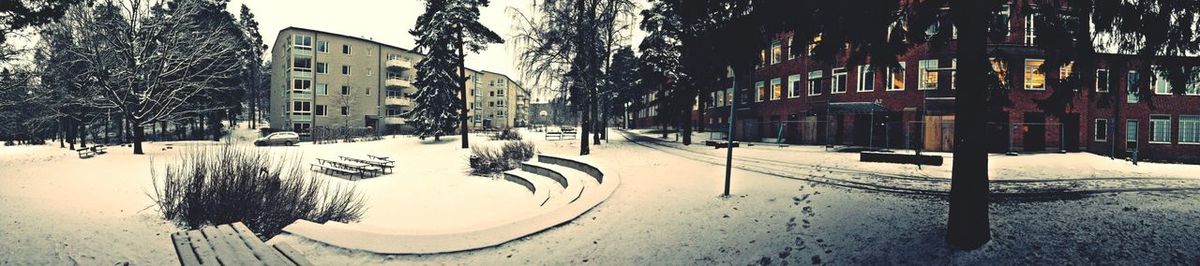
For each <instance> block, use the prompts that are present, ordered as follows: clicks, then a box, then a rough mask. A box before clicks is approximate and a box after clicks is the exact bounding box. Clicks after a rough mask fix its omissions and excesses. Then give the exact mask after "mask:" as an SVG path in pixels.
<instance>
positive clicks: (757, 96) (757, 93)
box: [754, 81, 766, 102]
mask: <svg viewBox="0 0 1200 266" xmlns="http://www.w3.org/2000/svg"><path fill="white" fill-rule="evenodd" d="M765 86H766V84H765V83H764V82H762V81H756V82H754V102H762V101H763V98H762V97H763V93H762V92H763V89H764V88H766V87H765Z"/></svg>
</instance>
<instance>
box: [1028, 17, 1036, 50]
mask: <svg viewBox="0 0 1200 266" xmlns="http://www.w3.org/2000/svg"><path fill="white" fill-rule="evenodd" d="M1036 23H1037V16H1036V15H1035V14H1034V13H1029V14H1028V15H1025V45H1028V46H1032V45H1034V44H1036V43H1037V25H1036Z"/></svg>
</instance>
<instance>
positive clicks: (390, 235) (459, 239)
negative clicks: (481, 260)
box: [281, 155, 620, 254]
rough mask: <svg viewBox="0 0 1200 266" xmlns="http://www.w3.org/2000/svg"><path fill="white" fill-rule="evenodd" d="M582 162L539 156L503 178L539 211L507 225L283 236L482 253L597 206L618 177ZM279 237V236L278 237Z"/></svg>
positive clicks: (323, 228) (402, 250) (354, 245)
mask: <svg viewBox="0 0 1200 266" xmlns="http://www.w3.org/2000/svg"><path fill="white" fill-rule="evenodd" d="M595 165H596V164H594V163H591V162H589V161H587V160H586V159H583V158H567V157H560V156H551V155H539V156H538V160H537V162H534V161H530V162H525V163H522V164H521V169H517V170H511V171H507V172H505V173H504V178H505V179H506V180H508V181H512V182H514V183H517V184H519V185H522V186H525V187H526V188H528V189H529V190H530V192H532V193H533V196H534V197H535V198H539V199H540V198H543V197H545V199H544V200H543V201H542V206H541V207H540V208H539V209H538V210H537V211H534V212H532V213H521V214H517V215H514V216H513V219H512V220H511V221H509V222H501V223H499V224H497V225H495V226H491V227H486V228H479V229H466V230H465V231H463V230H461V229H460V230H459V231H443V232H434V231H411V230H403V229H396V228H387V227H385V226H380V225H372V224H362V223H353V224H346V223H340V222H336V221H330V222H326V223H324V224H318V223H313V222H309V221H305V220H298V221H296V222H295V223H292V224H291V225H288V226H287V227H284V228H283V231H284V232H286V233H288V234H291V235H295V236H299V237H303V238H307V239H311V240H315V241H318V242H323V243H326V244H330V245H334V246H338V247H342V248H346V249H352V250H362V251H368V252H374V253H380V254H433V253H445V252H456V251H465V250H473V249H480V248H486V247H491V246H496V245H500V244H503V243H506V242H508V241H512V240H515V239H518V238H521V237H525V236H528V235H532V234H535V233H538V232H541V231H543V230H546V229H549V228H551V227H554V226H557V225H561V224H565V223H567V222H570V221H571V220H574V219H575V218H577V217H579V216H580V215H583V214H584V213H586V212H587V211H588V210H591V209H592V208H594V207H595V206H597V205H599V204H600V203H601V202H603V201H604V200H606V199H608V197H609V196H611V195H612V193H613V192H614V191H615V190H616V187H617V186H618V185H619V184H620V178H618V177H617V176H616V175H607V176H606V175H605V173H607V172H606V171H603V170H601V169H600V168H597V167H596V166H595ZM282 235H284V234H281V236H282Z"/></svg>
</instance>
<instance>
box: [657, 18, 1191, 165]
mask: <svg viewBox="0 0 1200 266" xmlns="http://www.w3.org/2000/svg"><path fill="white" fill-rule="evenodd" d="M1020 3H1021V2H1020V1H1018V2H1014V5H1019V4H1020ZM1006 9H1007V12H1002V13H999V14H996V15H997V16H999V17H1001V18H1004V17H1006V18H1007V19H1008V21H1009V22H1010V23H1009V25H1010V27H1009V29H1010V31H1009V34H1008V36H1007V38H1006V40H1005V41H1004V42H1000V43H993V44H990V45H989V46H990V47H989V50H991V51H993V52H995V51H1001V52H1002V53H1000V54H1006V55H1007V56H1006V57H1004V58H994V59H993V69H994V70H995V71H996V72H997V73H998V74H999V75H998V76H1000V78H1001V80H1003V81H1002V82H1003V83H1004V84H1005V85H1006V86H1007V88H1008V89H1007V94H1008V99H1009V100H1011V102H1012V104H1011V106H1006V107H1004V108H1003V109H1001V110H997V111H996V112H994V113H993V114H991V115H989V116H990V117H991V118H992V119H989V121H988V123H989V126H990V128H991V130H989V136H987V137H988V139H991V140H992V141H991V143H990V144H991V145H990V147H991V148H990V149H991V150H992V151H993V152H1042V151H1060V150H1066V151H1089V152H1094V153H1100V154H1108V153H1110V152H1115V155H1116V156H1119V157H1125V156H1128V155H1130V151H1133V150H1137V151H1138V156H1139V157H1140V158H1148V159H1157V160H1168V161H1200V84H1197V83H1191V84H1187V86H1188V87H1187V93H1185V94H1183V95H1172V94H1170V93H1168V92H1169V91H1170V90H1169V89H1167V86H1169V85H1168V84H1167V82H1166V81H1165V78H1160V77H1157V76H1159V75H1160V74H1157V73H1152V74H1151V75H1149V76H1151V79H1149V80H1139V79H1140V78H1138V77H1139V75H1137V73H1136V72H1134V73H1131V71H1134V70H1131V69H1137V66H1140V65H1142V64H1147V63H1149V64H1151V65H1152V66H1153V65H1154V64H1156V63H1162V62H1167V61H1182V63H1184V64H1185V65H1192V66H1200V58H1197V57H1157V58H1152V59H1150V60H1149V61H1151V62H1146V61H1147V60H1146V59H1144V58H1137V57H1134V56H1129V55H1119V54H1099V55H1097V61H1098V62H1097V75H1096V80H1095V81H1085V84H1089V85H1085V86H1084V88H1085V89H1088V90H1090V92H1087V93H1082V92H1081V93H1076V95H1075V96H1074V98H1072V100H1071V104H1070V106H1069V107H1068V109H1067V112H1066V114H1065V115H1061V116H1056V115H1050V114H1047V113H1046V112H1044V111H1043V110H1041V109H1040V108H1039V107H1038V106H1037V101H1038V100H1043V99H1046V98H1049V97H1050V95H1051V93H1052V92H1053V91H1054V84H1055V82H1053V81H1056V80H1058V79H1059V78H1060V77H1063V75H1071V74H1072V73H1070V72H1071V68H1070V67H1063V68H1061V69H1058V70H1054V71H1050V70H1046V69H1045V68H1043V67H1042V64H1044V63H1045V60H1044V52H1043V51H1041V50H1040V49H1037V48H1036V47H1034V46H1033V44H1034V43H1035V42H1036V41H1037V37H1036V36H1035V34H1036V32H1037V31H1036V30H1035V25H1033V24H1035V23H1031V21H1036V20H1034V18H1033V17H1032V16H1028V15H1023V14H1021V11H1020V10H1022V9H1021V8H1019V7H1018V6H1012V7H1007V8H1006ZM778 37H779V38H777V39H776V41H775V42H774V43H773V44H772V45H771V46H770V47H769V48H768V49H766V50H765V51H764V52H763V57H764V60H763V62H764V63H763V64H762V65H761V66H760V67H759V68H758V69H757V70H755V72H754V76H753V84H754V85H753V87H752V88H738V91H739V93H738V97H740V98H739V99H738V104H737V108H738V110H736V115H737V124H736V125H735V138H737V139H739V140H743V141H764V142H782V143H793V144H815V145H823V144H831V145H855V146H875V147H890V148H909V149H924V150H938V151H949V150H952V149H953V134H954V130H953V123H954V116H953V115H954V110H953V103H954V95H955V93H954V92H955V88H954V83H953V79H954V70H953V69H954V68H955V65H956V63H955V60H954V57H955V56H954V55H955V51H954V47H955V46H954V44H953V42H954V40H950V41H949V42H950V44H946V45H941V46H939V47H940V48H937V49H933V48H931V47H929V45H922V46H918V47H916V48H914V49H912V50H910V51H909V52H908V53H906V54H904V55H903V56H901V57H900V62H901V65H900V66H901V67H900V68H897V69H888V70H885V71H880V70H876V69H872V68H870V67H867V66H865V64H864V65H847V64H846V63H845V61H842V62H841V63H838V64H836V65H830V64H820V63H818V62H816V61H814V60H810V58H809V57H808V56H807V55H806V54H792V53H789V51H791V49H790V48H791V47H790V46H791V45H792V44H793V43H796V44H799V43H801V42H799V40H792V39H791V38H790V36H789V35H780V36H778ZM805 43H806V44H807V42H805ZM800 50H806V49H800ZM1151 69H1153V68H1151ZM1131 82H1133V83H1135V84H1136V83H1139V82H1140V83H1150V88H1151V89H1152V90H1155V92H1156V93H1155V95H1154V97H1153V99H1152V101H1153V106H1151V104H1150V103H1149V101H1146V100H1145V99H1136V98H1137V97H1136V96H1132V94H1130V93H1129V88H1130V86H1129V85H1130V83H1131ZM722 84H724V85H723V86H724V87H725V88H723V89H722V88H719V87H720V86H718V88H715V89H713V90H710V91H708V92H706V93H702V96H701V97H708V99H705V100H703V101H701V102H704V103H706V104H705V105H706V106H704V107H703V108H706V111H705V112H704V114H705V115H704V117H703V118H699V117H696V118H697V119H702V121H694V122H698V123H694V124H696V125H708V128H709V129H712V130H715V131H723V130H725V128H726V126H727V125H726V123H727V119H728V114H729V113H728V112H729V109H728V108H729V104H730V97H729V96H730V95H731V94H732V93H733V90H732V89H731V87H732V83H731V80H730V79H729V78H728V77H726V78H725V80H723V81H722ZM1105 84H1107V85H1105ZM1134 88H1135V89H1136V87H1134ZM644 100H650V99H644ZM649 108H651V109H652V108H653V106H651V107H649ZM1114 111H1115V112H1114ZM639 112H641V113H639V114H640V116H639V115H636V114H635V117H634V119H635V121H637V122H636V126H638V127H649V126H652V125H655V124H654V123H653V120H652V119H650V117H652V116H653V115H652V114H653V112H654V111H651V110H643V111H639Z"/></svg>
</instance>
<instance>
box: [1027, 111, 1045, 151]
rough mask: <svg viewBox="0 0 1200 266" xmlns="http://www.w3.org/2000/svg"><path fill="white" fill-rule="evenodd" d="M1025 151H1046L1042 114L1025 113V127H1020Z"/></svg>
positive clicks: (1043, 115) (1043, 117) (1043, 116)
mask: <svg viewBox="0 0 1200 266" xmlns="http://www.w3.org/2000/svg"><path fill="white" fill-rule="evenodd" d="M1022 131H1023V132H1024V134H1023V135H1022V139H1024V140H1025V141H1024V142H1025V145H1024V146H1025V150H1026V151H1045V150H1046V115H1045V114H1042V113H1025V125H1024V127H1022Z"/></svg>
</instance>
